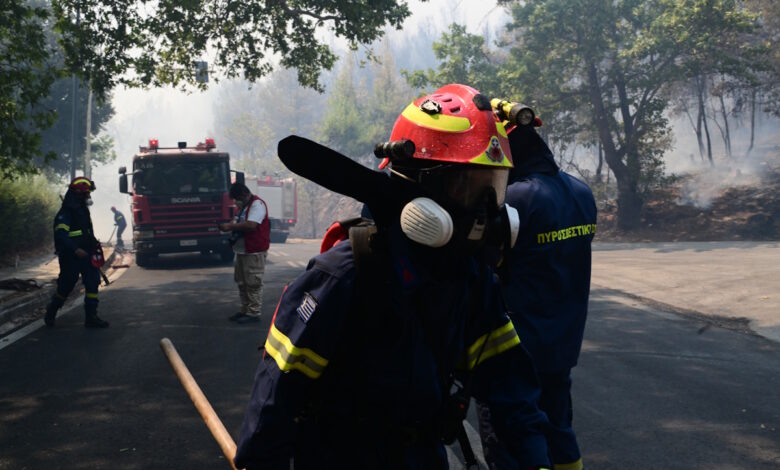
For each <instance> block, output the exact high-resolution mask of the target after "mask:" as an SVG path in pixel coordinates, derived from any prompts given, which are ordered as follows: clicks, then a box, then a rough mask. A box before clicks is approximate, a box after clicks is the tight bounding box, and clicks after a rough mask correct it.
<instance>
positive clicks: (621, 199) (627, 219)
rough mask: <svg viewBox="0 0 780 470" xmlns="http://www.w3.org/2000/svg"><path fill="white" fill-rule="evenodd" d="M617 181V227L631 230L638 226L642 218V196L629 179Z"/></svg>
mask: <svg viewBox="0 0 780 470" xmlns="http://www.w3.org/2000/svg"><path fill="white" fill-rule="evenodd" d="M617 182H618V198H617V204H618V212H617V216H618V228H620V229H622V230H632V229H635V228H637V227H639V225H640V223H641V221H642V218H641V214H642V204H643V201H642V198H641V197H640V196H639V193H638V192H637V188H636V185H635V184H632V182H631V181H625V180H622V181H621V180H620V179H618V180H617Z"/></svg>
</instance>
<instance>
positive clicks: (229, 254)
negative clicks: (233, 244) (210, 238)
mask: <svg viewBox="0 0 780 470" xmlns="http://www.w3.org/2000/svg"><path fill="white" fill-rule="evenodd" d="M234 257H235V253H233V250H232V249H228V250H222V251H221V252H220V253H219V258H220V259H221V260H222V261H224V262H225V263H231V262H233V258H234Z"/></svg>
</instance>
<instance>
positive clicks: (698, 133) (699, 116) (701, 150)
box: [696, 95, 704, 161]
mask: <svg viewBox="0 0 780 470" xmlns="http://www.w3.org/2000/svg"><path fill="white" fill-rule="evenodd" d="M699 96H701V95H699ZM703 109H704V106H702V103H701V102H700V103H699V106H698V112H697V113H696V141H697V142H698V143H699V157H701V159H702V161H704V138H703V137H702V135H701V125H702V121H703V120H704V113H703V112H702V111H703Z"/></svg>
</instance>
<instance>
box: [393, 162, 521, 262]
mask: <svg viewBox="0 0 780 470" xmlns="http://www.w3.org/2000/svg"><path fill="white" fill-rule="evenodd" d="M402 171H403V170H401V171H393V173H395V174H397V175H400V176H402V177H404V178H406V179H411V178H409V177H408V176H406V175H404V174H403V173H402ZM507 177H508V171H507V170H504V169H495V168H483V167H479V166H467V165H449V166H445V165H441V166H438V167H434V168H430V169H423V170H419V171H418V172H417V178H416V179H417V180H418V181H419V183H420V186H422V187H423V188H424V190H425V192H426V193H427V194H429V195H430V197H426V196H421V197H416V198H414V199H412V200H411V201H410V202H409V203H407V204H406V205H405V206H404V208H403V209H402V211H401V230H402V231H403V233H404V234H405V235H406V236H407V237H408V238H409V239H411V240H413V241H415V242H417V243H419V244H421V245H425V246H429V247H432V248H440V247H443V246H445V245H447V244H448V243H451V242H452V243H453V244H455V245H458V246H459V247H464V248H465V249H467V250H469V251H473V252H476V251H479V250H481V249H482V250H484V249H486V248H487V249H488V251H494V252H497V253H499V254H498V255H497V257H499V258H500V251H501V250H502V249H509V248H511V247H512V246H513V245H514V244H515V242H516V241H517V234H518V232H519V230H520V218H519V216H518V214H517V210H516V209H514V208H513V207H511V206H509V205H507V204H504V196H505V194H506V183H507Z"/></svg>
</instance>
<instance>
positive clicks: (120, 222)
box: [111, 206, 127, 250]
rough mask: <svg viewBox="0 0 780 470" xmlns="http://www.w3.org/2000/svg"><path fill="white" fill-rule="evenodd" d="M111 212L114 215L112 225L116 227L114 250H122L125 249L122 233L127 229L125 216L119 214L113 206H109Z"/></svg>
mask: <svg viewBox="0 0 780 470" xmlns="http://www.w3.org/2000/svg"><path fill="white" fill-rule="evenodd" d="M111 212H113V213H114V225H116V249H117V250H122V249H124V247H125V242H124V241H123V240H122V233H123V232H124V231H125V228H127V221H126V220H125V215H124V214H122V213H121V212H119V211H118V210H117V208H116V207H115V206H111Z"/></svg>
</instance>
